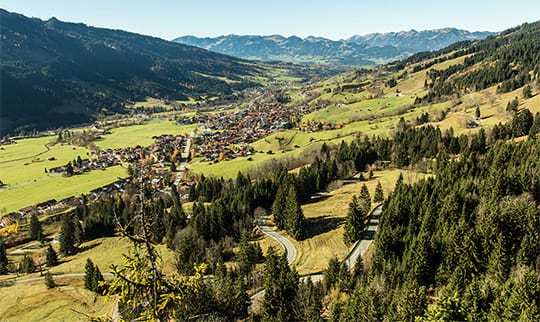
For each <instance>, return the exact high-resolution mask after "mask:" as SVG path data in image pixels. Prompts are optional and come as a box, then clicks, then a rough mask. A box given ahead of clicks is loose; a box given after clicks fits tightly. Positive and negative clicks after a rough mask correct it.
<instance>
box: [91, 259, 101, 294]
mask: <svg viewBox="0 0 540 322" xmlns="http://www.w3.org/2000/svg"><path fill="white" fill-rule="evenodd" d="M103 281H104V279H103V275H101V271H100V270H99V267H98V266H97V265H94V272H93V274H92V291H94V292H95V293H98V294H101V291H102V287H101V286H100V285H99V284H100V282H103Z"/></svg>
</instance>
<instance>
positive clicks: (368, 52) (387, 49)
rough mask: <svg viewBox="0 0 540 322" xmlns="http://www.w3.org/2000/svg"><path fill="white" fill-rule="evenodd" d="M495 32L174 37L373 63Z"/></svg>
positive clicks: (327, 60)
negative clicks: (341, 36) (344, 36)
mask: <svg viewBox="0 0 540 322" xmlns="http://www.w3.org/2000/svg"><path fill="white" fill-rule="evenodd" d="M496 34H497V33H495V32H487V31H484V32H479V31H477V32H469V31H466V30H460V29H456V28H444V29H435V30H423V31H416V30H410V31H402V32H390V33H374V34H368V35H364V36H359V35H355V36H352V37H350V38H348V39H345V40H337V41H335V40H330V39H326V38H322V37H313V36H310V37H307V38H305V39H302V38H299V37H296V36H291V37H283V36H280V35H271V36H255V35H254V36H239V35H227V36H220V37H214V38H197V37H194V36H184V37H178V38H176V39H174V40H173V41H175V42H179V43H182V44H186V45H192V46H197V47H201V48H204V49H208V50H211V51H214V52H219V53H222V54H227V55H231V56H235V57H240V58H245V59H253V60H262V61H286V62H294V63H320V64H333V65H356V66H372V65H376V64H380V63H386V62H390V61H393V60H397V59H403V58H406V57H408V56H410V55H412V54H414V53H417V52H422V51H431V50H438V49H441V48H444V47H446V46H448V45H450V44H452V43H455V42H459V41H467V40H469V41H474V40H481V39H485V38H487V37H489V36H493V35H496Z"/></svg>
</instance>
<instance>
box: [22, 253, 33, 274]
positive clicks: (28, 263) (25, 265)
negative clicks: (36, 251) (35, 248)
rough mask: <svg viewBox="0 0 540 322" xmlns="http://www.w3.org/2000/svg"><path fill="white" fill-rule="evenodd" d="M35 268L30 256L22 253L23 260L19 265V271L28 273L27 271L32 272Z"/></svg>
mask: <svg viewBox="0 0 540 322" xmlns="http://www.w3.org/2000/svg"><path fill="white" fill-rule="evenodd" d="M35 269H36V265H35V263H34V260H33V259H32V257H30V256H28V255H27V254H24V257H23V260H22V262H21V264H20V267H19V271H21V272H23V273H25V274H29V273H32V272H34V270H35Z"/></svg>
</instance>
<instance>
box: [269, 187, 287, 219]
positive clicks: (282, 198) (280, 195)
mask: <svg viewBox="0 0 540 322" xmlns="http://www.w3.org/2000/svg"><path fill="white" fill-rule="evenodd" d="M288 192H289V185H288V184H282V185H280V186H279V188H278V190H277V193H276V199H275V200H274V205H273V207H272V209H273V212H274V224H276V226H277V228H278V229H280V230H281V229H286V227H285V207H286V200H287V193H288Z"/></svg>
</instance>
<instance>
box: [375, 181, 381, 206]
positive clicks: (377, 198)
mask: <svg viewBox="0 0 540 322" xmlns="http://www.w3.org/2000/svg"><path fill="white" fill-rule="evenodd" d="M382 201H384V191H383V188H382V185H381V182H380V181H378V182H377V187H376V188H375V194H374V195H373V202H375V203H377V202H382Z"/></svg>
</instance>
